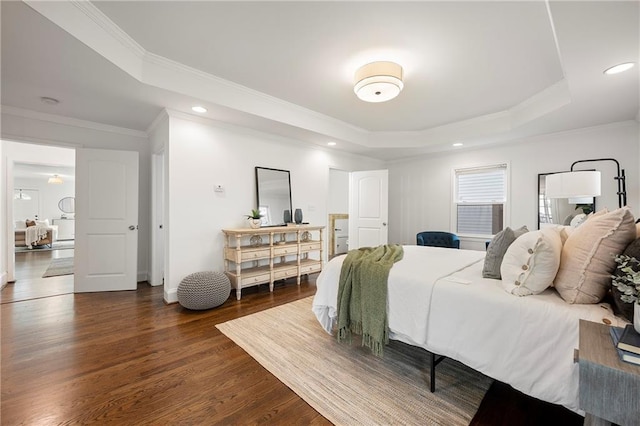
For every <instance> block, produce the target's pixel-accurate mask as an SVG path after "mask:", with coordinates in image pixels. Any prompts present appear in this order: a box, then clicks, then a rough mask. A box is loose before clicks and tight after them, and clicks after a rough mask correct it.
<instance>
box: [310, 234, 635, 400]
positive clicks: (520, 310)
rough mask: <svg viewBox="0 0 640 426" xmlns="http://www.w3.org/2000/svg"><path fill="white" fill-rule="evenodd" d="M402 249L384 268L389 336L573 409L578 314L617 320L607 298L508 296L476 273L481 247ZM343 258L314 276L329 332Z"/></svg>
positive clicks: (316, 307) (320, 314)
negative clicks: (574, 300) (575, 301)
mask: <svg viewBox="0 0 640 426" xmlns="http://www.w3.org/2000/svg"><path fill="white" fill-rule="evenodd" d="M404 250H405V253H404V258H403V260H401V261H400V262H397V263H396V264H395V265H394V266H393V268H392V269H391V272H390V273H389V284H388V287H389V290H388V307H387V309H388V316H389V329H390V332H391V338H392V339H395V340H400V341H403V342H405V343H409V344H411V345H415V346H420V347H422V348H424V349H427V350H429V351H431V352H434V353H437V354H440V355H445V356H447V357H450V358H453V359H456V360H458V361H460V362H463V363H464V364H466V365H468V366H470V367H471V368H473V369H475V370H477V371H480V372H482V373H484V374H486V375H488V376H490V377H492V378H494V379H497V380H500V381H502V382H505V383H508V384H510V385H511V386H513V387H514V388H515V389H518V390H520V391H522V392H524V393H526V394H528V395H531V396H533V397H535V398H539V399H541V400H544V401H548V402H551V403H554V404H560V405H563V406H565V407H567V408H569V409H570V410H573V411H576V412H580V411H579V408H578V365H577V364H576V363H574V362H573V350H574V349H575V348H577V347H578V323H579V321H578V320H579V319H581V318H582V319H587V320H591V321H596V322H602V320H603V319H605V318H606V319H607V320H608V321H611V324H613V325H619V326H623V325H624V320H622V319H619V318H618V317H616V316H615V315H614V314H613V312H612V310H611V308H610V306H609V305H608V304H606V303H601V304H598V305H570V304H568V303H566V302H564V301H563V300H562V299H561V298H560V296H559V295H558V294H557V293H556V291H555V290H553V289H547V290H546V291H544V292H543V293H541V294H539V295H534V296H526V297H516V296H513V295H511V294H509V293H507V292H505V291H504V290H503V289H502V286H501V283H500V281H499V280H493V279H486V278H482V266H483V259H484V255H485V253H484V252H480V251H471V250H454V249H445V248H437V247H423V246H404ZM344 257H345V256H340V257H337V258H334V259H332V260H331V261H330V262H329V263H328V264H327V265H326V267H325V268H323V270H322V272H321V274H320V276H318V279H317V282H316V285H317V287H318V289H317V292H316V295H315V297H314V301H313V308H312V309H313V312H314V313H315V315H316V317H317V318H318V321H319V322H320V324H322V327H323V328H324V329H325V330H327V332H329V333H331V332H332V329H333V326H334V324H335V321H336V315H337V312H336V304H337V294H338V280H339V277H340V268H341V266H342V261H343V260H344ZM456 280H460V281H462V282H464V283H460V282H456ZM436 376H437V375H436ZM580 413H581V412H580Z"/></svg>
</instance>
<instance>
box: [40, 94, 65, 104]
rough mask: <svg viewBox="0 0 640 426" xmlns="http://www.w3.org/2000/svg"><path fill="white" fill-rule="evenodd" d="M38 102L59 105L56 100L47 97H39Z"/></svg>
mask: <svg viewBox="0 0 640 426" xmlns="http://www.w3.org/2000/svg"><path fill="white" fill-rule="evenodd" d="M40 101H41V102H42V103H43V104H47V105H58V104H59V103H60V101H59V100H57V99H56V98H50V97H49V96H41V97H40Z"/></svg>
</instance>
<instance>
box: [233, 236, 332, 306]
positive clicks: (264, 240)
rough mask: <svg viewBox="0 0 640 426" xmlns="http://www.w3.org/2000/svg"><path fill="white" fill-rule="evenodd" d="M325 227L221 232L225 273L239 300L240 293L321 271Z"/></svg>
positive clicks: (271, 286) (270, 287)
mask: <svg viewBox="0 0 640 426" xmlns="http://www.w3.org/2000/svg"><path fill="white" fill-rule="evenodd" d="M323 230H324V226H311V225H295V226H275V227H268V228H258V229H252V228H240V229H223V230H222V232H223V233H224V235H225V247H224V270H225V274H227V276H228V277H229V280H230V281H231V286H232V288H234V289H235V290H236V297H237V298H238V300H240V298H241V293H242V289H243V288H246V287H251V286H255V285H259V284H266V283H268V284H269V290H270V291H273V283H274V281H277V280H281V279H285V278H291V277H296V278H297V282H298V285H300V276H301V275H307V274H311V273H314V272H320V271H321V270H322V251H323V239H322V231H323Z"/></svg>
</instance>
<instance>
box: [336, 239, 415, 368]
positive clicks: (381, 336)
mask: <svg viewBox="0 0 640 426" xmlns="http://www.w3.org/2000/svg"><path fill="white" fill-rule="evenodd" d="M403 254H404V251H403V249H402V246H401V245H397V244H394V245H382V246H378V247H363V248H359V249H357V250H350V251H349V252H348V253H347V257H346V258H345V260H344V263H343V264H342V269H341V271H340V282H339V287H338V336H337V337H338V342H341V343H342V342H347V343H351V337H352V333H355V334H359V335H362V346H366V347H368V348H369V349H371V352H372V353H373V354H374V355H376V356H379V357H382V356H383V348H384V345H386V344H387V343H389V322H388V318H387V280H388V278H389V271H390V270H391V267H392V266H393V264H394V263H395V262H397V261H399V260H401V259H402V256H403Z"/></svg>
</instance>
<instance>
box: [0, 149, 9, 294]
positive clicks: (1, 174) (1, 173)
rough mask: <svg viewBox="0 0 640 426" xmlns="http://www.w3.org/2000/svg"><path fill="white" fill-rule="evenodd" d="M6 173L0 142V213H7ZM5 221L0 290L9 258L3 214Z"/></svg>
mask: <svg viewBox="0 0 640 426" xmlns="http://www.w3.org/2000/svg"><path fill="white" fill-rule="evenodd" d="M6 172H7V163H6V158H5V155H4V143H3V142H2V141H0V212H6V211H7V197H6V190H5V189H4V188H6V186H7V185H6V184H5V182H6ZM2 216H3V217H4V218H5V220H4V221H0V289H2V288H4V286H5V285H7V270H8V269H9V268H8V265H7V264H8V262H9V258H8V257H7V255H6V252H7V245H8V244H5V243H3V242H6V241H7V240H8V238H7V232H8V229H7V224H8V222H9V221H8V220H6V217H5V216H4V214H3V215H2Z"/></svg>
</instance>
